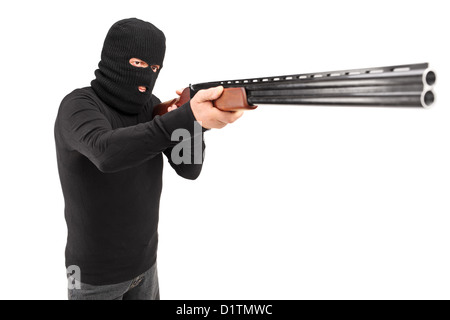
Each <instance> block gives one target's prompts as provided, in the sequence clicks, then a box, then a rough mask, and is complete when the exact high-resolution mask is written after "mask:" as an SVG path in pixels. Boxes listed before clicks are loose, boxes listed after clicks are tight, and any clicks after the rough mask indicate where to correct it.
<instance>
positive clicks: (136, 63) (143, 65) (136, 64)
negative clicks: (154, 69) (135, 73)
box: [130, 58, 148, 68]
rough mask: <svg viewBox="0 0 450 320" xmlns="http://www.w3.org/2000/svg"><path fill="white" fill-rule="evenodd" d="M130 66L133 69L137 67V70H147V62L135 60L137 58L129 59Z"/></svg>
mask: <svg viewBox="0 0 450 320" xmlns="http://www.w3.org/2000/svg"><path fill="white" fill-rule="evenodd" d="M130 64H131V65H132V66H133V67H137V68H148V64H147V62H145V61H142V60H140V59H137V58H131V59H130Z"/></svg>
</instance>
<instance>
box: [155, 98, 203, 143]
mask: <svg viewBox="0 0 450 320" xmlns="http://www.w3.org/2000/svg"><path fill="white" fill-rule="evenodd" d="M195 121H196V120H195V117H194V113H193V112H192V109H191V103H190V102H187V103H185V104H183V105H182V106H181V107H179V108H177V109H175V110H173V111H171V112H167V113H166V114H164V115H163V116H161V122H162V123H163V125H164V127H165V128H166V130H167V131H168V132H169V134H170V135H171V134H172V133H173V132H174V131H175V130H176V129H186V130H188V131H189V133H190V134H192V135H193V134H194V123H195Z"/></svg>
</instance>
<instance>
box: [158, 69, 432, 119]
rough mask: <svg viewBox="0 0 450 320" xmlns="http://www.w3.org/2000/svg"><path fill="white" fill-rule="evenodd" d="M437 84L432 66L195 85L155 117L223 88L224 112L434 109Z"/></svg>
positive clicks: (161, 107)
mask: <svg viewBox="0 0 450 320" xmlns="http://www.w3.org/2000/svg"><path fill="white" fill-rule="evenodd" d="M435 82H436V73H435V72H434V71H433V70H431V69H429V66H428V63H419V64H409V65H399V66H390V67H380V68H367V69H353V70H341V71H330V72H316V73H306V74H294V75H287V76H275V77H263V78H253V79H240V80H225V81H213V82H206V83H199V84H193V85H190V86H189V87H188V88H186V89H184V91H183V93H182V95H181V96H180V97H179V98H176V99H173V100H170V101H167V102H163V103H161V104H159V105H157V106H155V108H154V111H153V114H154V115H155V116H156V115H163V114H165V113H167V108H168V107H169V106H171V105H173V104H176V105H177V106H178V107H180V106H182V105H183V104H185V103H186V102H188V101H189V100H190V99H191V98H192V97H194V95H195V94H196V93H197V92H198V91H199V90H202V89H208V88H212V87H217V86H223V87H224V91H223V94H222V95H221V96H220V98H219V99H217V100H215V101H214V102H213V104H214V106H215V107H216V108H218V109H220V110H222V111H237V110H253V109H256V108H257V105H264V104H290V105H321V106H357V107H362V106H383V107H423V108H428V107H430V106H431V105H432V104H433V102H434V100H435V95H434V92H433V86H434V84H435Z"/></svg>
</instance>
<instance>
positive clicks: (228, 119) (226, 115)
mask: <svg viewBox="0 0 450 320" xmlns="http://www.w3.org/2000/svg"><path fill="white" fill-rule="evenodd" d="M219 112H220V114H219V115H218V118H217V119H219V120H220V121H222V122H225V123H234V122H235V121H236V120H237V119H239V118H240V117H242V115H243V114H244V112H243V111H231V112H230V111H219Z"/></svg>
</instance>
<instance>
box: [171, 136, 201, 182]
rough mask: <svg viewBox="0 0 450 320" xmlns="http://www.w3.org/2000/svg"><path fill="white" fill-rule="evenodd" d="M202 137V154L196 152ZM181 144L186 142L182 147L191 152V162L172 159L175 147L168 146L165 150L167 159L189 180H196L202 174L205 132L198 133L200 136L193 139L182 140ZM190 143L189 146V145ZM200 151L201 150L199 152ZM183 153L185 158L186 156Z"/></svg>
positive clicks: (179, 173) (183, 149)
mask: <svg viewBox="0 0 450 320" xmlns="http://www.w3.org/2000/svg"><path fill="white" fill-rule="evenodd" d="M200 139H201V154H194V152H195V151H197V150H196V147H197V146H196V144H197V143H200V142H199V141H200ZM180 143H181V144H184V146H185V147H184V148H182V152H190V154H189V155H187V157H188V158H189V160H190V161H189V163H181V164H175V163H174V162H173V160H172V150H173V147H171V148H168V149H166V150H165V151H164V154H165V155H166V157H167V159H168V160H169V163H170V165H171V167H172V168H173V169H174V170H175V171H176V172H177V174H178V175H179V176H181V177H183V178H185V179H189V180H195V179H197V178H198V177H199V176H200V173H201V171H202V167H203V158H204V152H205V140H204V136H203V132H202V133H200V134H198V136H196V137H193V138H192V139H189V140H187V141H182V142H180ZM188 145H189V146H188ZM199 153H200V152H199ZM184 156H185V155H184V154H183V158H184Z"/></svg>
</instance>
